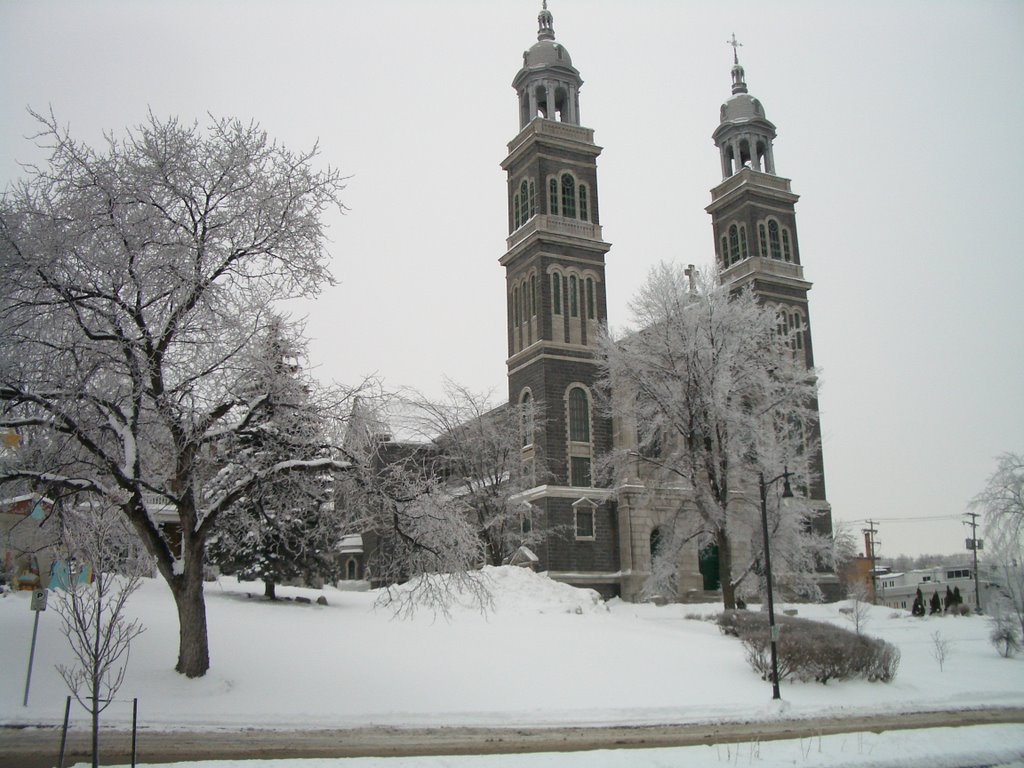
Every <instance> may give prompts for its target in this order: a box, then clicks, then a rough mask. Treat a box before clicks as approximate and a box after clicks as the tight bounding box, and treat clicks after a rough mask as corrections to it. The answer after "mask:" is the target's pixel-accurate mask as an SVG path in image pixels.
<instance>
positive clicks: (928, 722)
mask: <svg viewBox="0 0 1024 768" xmlns="http://www.w3.org/2000/svg"><path fill="white" fill-rule="evenodd" d="M997 723H1022V724H1024V709H1019V708H1013V709H971V710H962V711H942V712H917V713H910V714H907V713H902V714H895V715H894V714H887V715H868V716H850V717H842V718H824V719H815V720H773V721H771V722H761V723H715V724H709V723H688V724H679V725H671V724H668V725H653V726H635V727H633V726H611V727H593V728H584V727H567V728H559V727H552V728H514V727H509V728H391V727H383V726H382V727H369V728H354V729H346V730H315V731H266V730H256V729H242V730H230V729H217V730H208V731H149V730H142V731H140V732H139V736H138V759H139V762H142V763H170V762H178V761H187V760H218V759H219V760H226V759H253V758H284V757H291V758H295V757H307V758H312V757H367V756H373V757H396V756H412V755H481V754H514V753H522V752H568V751H579V750H590V749H630V748H639V747H644V748H651V747H685V746H692V745H695V744H726V743H738V742H748V741H758V740H760V741H766V740H775V739H797V738H810V737H814V736H819V735H822V736H824V735H829V734H834V733H854V732H857V731H875V732H881V731H889V730H907V729H917V728H938V727H946V726H965V725H990V724H997ZM89 743H90V740H89V734H88V733H86V732H84V731H75V732H72V733H70V734H69V735H68V744H67V750H66V752H65V758H64V765H66V766H67V765H73V764H74V763H76V762H83V761H87V760H88V759H89V752H88V749H89ZM130 749H131V735H130V734H129V733H125V732H123V731H107V732H102V733H101V735H100V753H101V756H102V762H103V763H105V764H107V765H110V764H128V763H129V762H130V759H131V756H130ZM59 752H60V729H59V728H14V727H5V726H0V768H53V766H55V765H57V757H58V754H59Z"/></svg>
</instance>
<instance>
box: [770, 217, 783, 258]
mask: <svg viewBox="0 0 1024 768" xmlns="http://www.w3.org/2000/svg"><path fill="white" fill-rule="evenodd" d="M768 246H769V247H770V249H771V252H772V258H773V259H775V260H776V261H781V260H782V246H781V245H780V243H779V222H777V221H776V220H775V219H768Z"/></svg>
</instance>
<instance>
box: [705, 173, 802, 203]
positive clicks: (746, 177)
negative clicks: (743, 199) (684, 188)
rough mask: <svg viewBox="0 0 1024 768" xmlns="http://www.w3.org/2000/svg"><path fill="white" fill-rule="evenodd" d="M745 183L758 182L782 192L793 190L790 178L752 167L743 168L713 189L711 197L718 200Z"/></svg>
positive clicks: (762, 185)
mask: <svg viewBox="0 0 1024 768" xmlns="http://www.w3.org/2000/svg"><path fill="white" fill-rule="evenodd" d="M744 183H750V184H757V185H758V186H761V187H769V188H771V189H778V190H780V191H782V192H790V191H792V190H791V189H790V181H789V179H784V178H782V177H781V176H772V175H771V174H770V173H761V172H760V171H753V170H751V169H750V168H743V169H742V170H740V171H739V172H738V173H734V174H733V175H732V176H730V177H729V178H728V179H726V180H725V181H723V182H722V183H721V184H719V185H718V186H717V187H715V188H714V189H713V190H711V199H712V200H717V199H718V198H720V197H724V196H725V195H727V194H729V193H730V192H732V191H733V190H734V189H736V188H737V187H739V186H740V185H741V184H744Z"/></svg>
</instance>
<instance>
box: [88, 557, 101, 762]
mask: <svg viewBox="0 0 1024 768" xmlns="http://www.w3.org/2000/svg"><path fill="white" fill-rule="evenodd" d="M103 580H104V576H103V574H102V573H98V574H96V627H95V630H96V636H95V639H94V643H93V648H92V675H91V677H92V680H91V682H92V712H91V713H90V714H91V715H92V768H99V765H100V677H101V674H100V635H101V633H100V625H101V624H102V618H103Z"/></svg>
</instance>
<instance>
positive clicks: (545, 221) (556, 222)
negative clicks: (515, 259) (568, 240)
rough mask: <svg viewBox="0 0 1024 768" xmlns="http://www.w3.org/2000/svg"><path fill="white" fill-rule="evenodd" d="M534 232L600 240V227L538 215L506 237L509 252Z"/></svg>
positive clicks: (575, 220)
mask: <svg viewBox="0 0 1024 768" xmlns="http://www.w3.org/2000/svg"><path fill="white" fill-rule="evenodd" d="M534 232H550V233H551V234H557V235H568V236H569V237H581V238H583V239H585V240H600V239H601V227H600V226H599V225H598V224H594V223H592V222H589V221H580V220H579V219H567V218H565V217H563V216H546V215H543V214H538V215H536V216H534V217H532V218H531V219H529V220H528V221H527V222H526V223H525V224H523V225H522V226H521V227H520V228H519V229H517V230H516V231H515V232H513V233H512V234H511V235H509V237H508V241H507V242H508V248H509V249H510V250H511V249H512V248H513V247H514V246H515V245H516V244H517V243H521V242H522V241H523V240H525V239H526V238H527V237H529V236H530V235H532V234H533V233H534Z"/></svg>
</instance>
